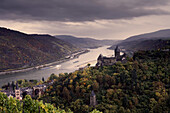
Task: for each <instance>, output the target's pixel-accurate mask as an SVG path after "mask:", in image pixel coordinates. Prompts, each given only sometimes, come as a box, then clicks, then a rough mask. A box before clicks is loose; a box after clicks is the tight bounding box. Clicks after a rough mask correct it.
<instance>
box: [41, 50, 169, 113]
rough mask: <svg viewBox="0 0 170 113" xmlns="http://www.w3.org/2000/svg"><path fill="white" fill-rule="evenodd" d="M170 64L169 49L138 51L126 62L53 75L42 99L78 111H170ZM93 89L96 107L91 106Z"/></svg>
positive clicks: (114, 112)
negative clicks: (51, 82)
mask: <svg viewBox="0 0 170 113" xmlns="http://www.w3.org/2000/svg"><path fill="white" fill-rule="evenodd" d="M169 64H170V52H169V51H167V50H163V51H161V50H156V51H138V52H136V53H135V54H134V56H133V58H128V61H127V62H126V63H124V64H122V63H121V62H117V63H116V64H115V65H112V66H103V67H87V68H85V69H84V70H78V71H75V72H73V73H64V74H60V75H59V77H58V76H56V75H54V74H52V75H51V77H50V78H49V79H50V80H54V81H55V82H54V84H53V85H52V86H50V87H49V88H48V89H47V90H46V93H45V94H44V96H43V97H42V98H40V100H43V101H44V102H48V103H52V104H53V105H55V106H59V107H60V108H62V109H65V110H66V111H67V109H71V110H72V111H73V112H76V113H77V112H78V113H88V111H92V110H93V109H95V108H96V109H97V110H99V111H102V112H104V113H149V112H150V113H163V112H165V113H168V112H169V111H170V108H169V106H170V95H169V90H170V78H169V75H170V73H169V72H170V65H169ZM92 90H94V92H95V94H96V99H97V103H98V104H97V105H96V106H95V107H92V106H89V104H90V102H89V101H90V94H91V91H92Z"/></svg>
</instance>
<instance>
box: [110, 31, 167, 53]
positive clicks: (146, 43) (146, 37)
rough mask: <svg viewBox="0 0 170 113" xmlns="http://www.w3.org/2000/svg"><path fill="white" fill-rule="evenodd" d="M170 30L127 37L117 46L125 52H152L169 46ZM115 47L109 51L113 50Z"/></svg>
mask: <svg viewBox="0 0 170 113" xmlns="http://www.w3.org/2000/svg"><path fill="white" fill-rule="evenodd" d="M169 40H170V29H165V30H160V31H156V32H152V33H146V34H141V35H136V36H132V37H129V38H127V39H125V40H123V41H122V42H120V43H118V45H119V46H121V47H122V48H125V49H126V50H131V51H137V50H153V49H159V48H163V47H165V46H169V45H170V41H169ZM114 48H115V45H113V46H111V47H110V49H114Z"/></svg>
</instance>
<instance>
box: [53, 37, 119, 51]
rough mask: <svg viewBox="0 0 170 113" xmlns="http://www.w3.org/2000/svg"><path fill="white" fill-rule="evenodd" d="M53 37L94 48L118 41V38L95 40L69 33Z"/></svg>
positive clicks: (78, 45) (82, 46) (77, 45)
mask: <svg viewBox="0 0 170 113" xmlns="http://www.w3.org/2000/svg"><path fill="white" fill-rule="evenodd" d="M55 37H56V38H59V39H61V40H64V41H67V42H69V43H71V44H73V45H75V46H76V47H79V48H96V47H100V46H104V45H113V44H115V43H117V42H119V40H96V39H92V38H78V37H74V36H70V35H56V36H55Z"/></svg>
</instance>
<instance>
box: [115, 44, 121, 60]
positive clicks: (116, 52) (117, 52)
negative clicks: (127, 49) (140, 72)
mask: <svg viewBox="0 0 170 113" xmlns="http://www.w3.org/2000/svg"><path fill="white" fill-rule="evenodd" d="M115 57H116V58H118V57H120V49H119V47H118V46H116V48H115Z"/></svg>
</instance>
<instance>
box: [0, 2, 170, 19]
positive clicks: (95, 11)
mask: <svg viewBox="0 0 170 113" xmlns="http://www.w3.org/2000/svg"><path fill="white" fill-rule="evenodd" d="M0 2H1V3H0V19H1V20H4V19H5V20H11V19H21V20H22V19H27V20H48V21H93V20H100V19H122V18H133V17H139V16H145V15H160V14H167V13H169V12H166V11H163V10H161V9H159V6H163V5H166V4H167V3H168V0H0Z"/></svg>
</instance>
